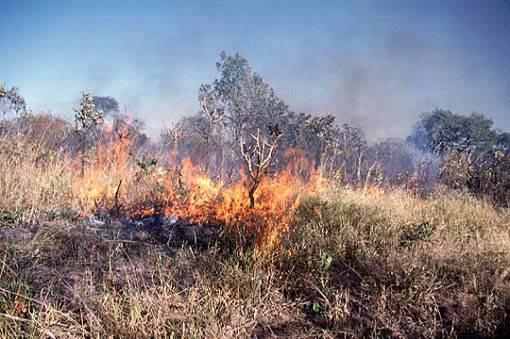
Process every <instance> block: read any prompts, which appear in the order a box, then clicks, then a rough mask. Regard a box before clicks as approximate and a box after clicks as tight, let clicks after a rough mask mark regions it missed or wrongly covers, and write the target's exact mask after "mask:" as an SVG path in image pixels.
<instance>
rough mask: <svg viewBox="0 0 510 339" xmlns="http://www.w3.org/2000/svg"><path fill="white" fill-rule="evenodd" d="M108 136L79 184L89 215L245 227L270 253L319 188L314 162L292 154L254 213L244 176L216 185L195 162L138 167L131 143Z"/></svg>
mask: <svg viewBox="0 0 510 339" xmlns="http://www.w3.org/2000/svg"><path fill="white" fill-rule="evenodd" d="M106 133H107V135H106V137H104V138H103V141H102V143H101V144H100V145H99V146H98V147H97V154H96V158H95V159H96V160H95V161H94V162H93V164H91V166H89V167H88V168H87V170H86V171H85V175H84V176H83V177H80V176H77V177H76V180H75V187H76V190H77V192H78V194H77V195H78V200H79V203H80V206H81V208H82V209H83V211H84V212H85V214H87V213H92V212H95V211H96V210H97V209H98V208H105V209H112V208H113V207H114V206H117V207H121V208H122V211H123V213H125V214H126V215H128V216H133V217H145V216H151V215H161V216H168V217H171V216H175V217H178V218H180V219H186V220H189V221H191V222H195V223H198V222H202V223H207V222H208V223H220V224H223V225H225V227H234V228H239V227H245V228H248V229H249V230H251V231H252V232H253V233H254V234H255V235H256V241H257V248H258V249H259V250H260V251H266V250H269V249H271V248H274V247H275V246H276V245H277V244H278V242H279V240H280V239H281V235H282V234H284V233H285V232H286V231H287V230H288V229H289V227H290V224H291V218H292V211H293V210H294V208H295V207H296V205H297V204H298V202H299V199H300V198H301V196H302V195H303V194H306V193H310V192H312V191H315V190H316V189H317V187H318V180H317V179H318V177H317V175H316V173H315V171H314V170H313V166H312V164H311V162H310V161H307V159H305V158H304V157H303V155H302V154H301V153H300V151H299V150H290V151H289V152H288V153H287V154H286V156H287V157H288V158H289V159H291V160H292V161H290V162H289V163H290V164H291V165H290V166H289V167H287V168H286V169H285V170H283V171H281V172H279V173H277V174H275V175H271V176H267V177H265V178H264V179H263V180H262V182H261V184H260V185H259V187H258V189H257V191H256V193H255V199H256V204H255V207H254V208H250V207H249V200H248V189H247V185H248V183H249V178H248V177H247V176H246V175H244V172H243V171H241V175H240V178H241V179H240V180H239V181H237V182H234V183H232V184H225V183H224V182H222V181H213V180H212V179H211V178H210V177H209V176H207V174H206V173H204V172H203V171H202V170H201V169H200V166H198V165H195V164H193V163H192V161H191V160H190V159H185V160H183V161H182V162H181V164H180V169H179V170H173V169H166V168H162V167H158V166H156V165H154V164H150V165H149V166H147V167H143V166H137V164H136V162H135V161H134V159H132V158H133V157H132V156H130V149H131V147H132V143H131V142H130V141H129V140H127V139H124V140H118V139H117V140H115V138H114V136H113V134H112V132H111V131H107V132H106Z"/></svg>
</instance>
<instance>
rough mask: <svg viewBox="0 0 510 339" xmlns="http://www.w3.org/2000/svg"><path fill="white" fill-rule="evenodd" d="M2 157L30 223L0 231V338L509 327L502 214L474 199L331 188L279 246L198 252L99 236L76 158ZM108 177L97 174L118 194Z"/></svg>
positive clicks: (21, 217) (3, 194)
mask: <svg viewBox="0 0 510 339" xmlns="http://www.w3.org/2000/svg"><path fill="white" fill-rule="evenodd" d="M0 161H1V164H2V167H1V169H0V171H1V172H0V210H1V211H2V213H3V214H2V227H4V224H5V225H7V227H9V228H12V229H16V228H20V227H22V225H24V224H30V225H32V231H33V232H34V234H33V236H32V237H31V238H30V239H26V238H24V239H5V238H4V239H0V337H46V338H56V337H131V338H135V337H136V338H151V337H293V338H295V337H342V336H347V337H426V338H433V337H434V338H436V337H455V336H460V337H462V336H475V337H495V336H502V337H503V336H505V335H507V334H508V331H509V330H510V329H509V326H508V324H509V320H508V314H509V310H510V276H509V272H510V270H509V263H510V262H509V259H510V258H509V254H510V240H509V233H508V232H509V228H510V212H509V211H508V210H505V209H496V208H494V207H492V206H491V205H490V204H488V203H487V202H484V201H481V200H478V199H475V198H473V197H471V196H469V195H463V194H460V193H451V192H449V193H447V192H437V193H436V194H435V195H432V196H431V197H429V198H427V199H421V198H418V197H415V196H413V195H412V194H410V193H408V192H405V191H400V190H392V191H384V190H380V189H377V188H368V189H367V190H366V191H360V190H354V189H348V188H339V187H334V186H332V185H327V186H325V187H324V188H323V189H322V190H321V191H320V192H318V193H316V194H314V195H312V196H308V197H306V198H304V199H302V200H301V202H300V204H299V206H297V208H296V209H295V210H289V215H290V217H291V218H290V219H292V222H291V227H290V228H289V230H288V232H287V233H285V234H284V235H282V236H281V239H283V241H282V243H281V246H280V247H278V248H277V249H276V250H275V251H274V252H271V253H269V254H267V255H264V256H260V255H259V254H258V252H257V251H255V250H254V248H252V247H239V244H238V243H235V242H231V241H229V239H228V238H227V237H228V236H229V234H227V233H225V234H223V235H222V236H220V237H219V238H218V239H216V243H213V244H211V245H210V246H209V247H208V248H206V249H200V248H197V247H193V246H191V245H185V244H183V245H182V247H175V246H174V247H171V246H167V245H166V244H162V243H159V242H157V241H153V239H148V240H147V241H126V240H122V239H118V238H115V237H113V238H105V237H103V236H102V235H101V234H100V233H97V230H96V229H94V228H93V227H89V226H88V225H87V223H85V222H84V221H83V220H81V219H80V218H78V217H77V216H78V215H79V214H80V213H82V212H84V210H86V213H90V211H89V210H88V208H90V202H87V201H85V200H83V199H81V198H80V197H82V195H81V193H79V192H80V190H79V189H77V187H76V182H77V181H76V178H73V176H72V175H71V173H72V171H69V170H68V169H69V168H70V166H71V163H70V162H69V161H67V160H65V159H63V158H62V157H58V156H57V154H55V153H52V152H50V151H47V150H45V149H43V148H42V147H40V146H38V145H36V144H33V143H29V142H27V141H26V140H24V139H21V138H16V139H9V140H6V139H4V140H2V143H1V144H0ZM108 174H113V175H110V176H109V175H108ZM116 175H117V174H115V173H112V172H110V173H107V172H104V173H98V176H96V177H95V178H96V179H97V180H98V181H99V182H100V183H101V182H103V181H101V180H103V179H102V178H103V177H104V180H105V181H104V182H107V180H110V182H109V185H103V186H101V185H102V184H101V185H100V187H103V188H105V189H108V191H109V192H111V188H115V186H116V185H117V180H120V177H116ZM112 178H113V179H112ZM148 182H150V181H148ZM94 185H95V184H94ZM92 186H93V185H90V186H89V185H88V184H84V185H83V186H82V187H81V188H82V189H87V188H88V187H92ZM106 186H108V187H106ZM110 186H111V187H110ZM149 192H150V190H149ZM109 194H111V193H109ZM109 199H110V200H111V197H109ZM86 213H85V214H86ZM236 244H237V245H236Z"/></svg>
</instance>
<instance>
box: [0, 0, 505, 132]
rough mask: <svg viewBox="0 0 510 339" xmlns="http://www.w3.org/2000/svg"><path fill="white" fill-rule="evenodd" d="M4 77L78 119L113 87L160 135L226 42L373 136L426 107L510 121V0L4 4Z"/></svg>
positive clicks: (282, 90)
mask: <svg viewBox="0 0 510 339" xmlns="http://www.w3.org/2000/svg"><path fill="white" fill-rule="evenodd" d="M0 32H1V33H0V82H2V83H4V84H5V85H7V86H17V87H19V88H20V90H21V94H22V95H23V96H24V97H25V98H26V100H27V103H28V105H29V107H30V108H32V110H33V111H34V112H39V111H44V112H53V113H55V114H58V115H61V116H65V117H68V118H71V117H72V109H73V107H76V106H77V104H78V102H79V99H80V93H81V92H82V91H84V90H88V91H90V92H92V94H93V95H101V96H113V97H115V98H116V99H117V100H118V101H119V102H120V104H121V107H122V110H123V111H124V112H129V113H132V114H134V115H135V116H137V117H139V118H141V119H143V120H145V121H146V128H147V131H148V133H149V135H157V134H158V133H159V132H158V131H159V130H161V129H162V128H164V126H165V125H169V124H170V123H171V122H172V121H176V120H178V119H179V118H181V117H183V116H186V115H191V114H193V113H195V112H197V111H198V101H197V92H198V88H199V86H200V84H202V83H208V82H211V81H212V80H214V78H215V77H217V76H218V73H217V71H216V68H215V63H216V62H217V61H218V60H219V54H220V52H221V51H226V52H227V53H235V52H239V53H240V54H241V55H243V56H244V57H246V58H247V59H248V60H249V62H250V65H251V66H252V68H253V69H254V70H255V71H256V72H257V73H259V74H260V75H262V77H263V78H264V80H265V81H266V82H268V83H269V84H270V85H271V86H272V87H273V88H274V89H275V90H276V93H277V95H279V96H280V97H281V98H282V99H283V100H284V101H285V102H286V103H287V104H289V106H290V109H292V110H293V111H296V112H307V113H314V114H324V113H333V114H335V116H336V117H337V122H338V123H339V124H342V123H345V122H346V123H350V124H353V125H356V126H361V127H363V128H365V130H366V131H367V135H368V137H369V138H370V139H382V138H386V137H404V136H405V135H406V134H407V133H408V132H409V131H410V129H411V128H412V126H413V124H414V123H415V122H416V121H417V120H418V119H419V116H420V113H422V112H429V111H431V110H433V109H435V108H444V109H449V110H451V111H454V112H458V113H463V114H469V113H471V112H478V113H482V114H485V115H486V116H488V117H490V118H492V119H493V120H494V123H495V126H496V127H497V128H500V129H502V130H506V131H509V130H510V0H479V1H472V0H458V1H453V0H452V1H448V0H443V1H436V0H431V1H392V0H384V1H377V0H373V1H368V0H324V1H320V0H308V1H304V0H303V1H300V0H292V1H280V0H271V1H265V0H257V1H241V0H208V1H194V0H187V1H130V0H122V1H94V0H87V1H83V0H81V1H75V0H66V1H64V0H60V1H56V0H55V1H52V0H46V1H36V0H34V1H25V0H0Z"/></svg>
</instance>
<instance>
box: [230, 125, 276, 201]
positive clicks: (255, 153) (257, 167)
mask: <svg viewBox="0 0 510 339" xmlns="http://www.w3.org/2000/svg"><path fill="white" fill-rule="evenodd" d="M269 130H270V134H271V136H272V138H273V139H272V141H271V143H269V142H268V140H267V139H265V138H262V137H261V136H260V130H259V129H257V134H256V135H253V134H252V135H251V137H252V138H253V139H254V140H255V144H254V145H253V146H252V147H248V146H247V145H246V144H245V143H244V142H243V139H242V138H240V139H239V140H240V146H241V154H242V155H243V157H244V160H245V161H246V163H247V165H248V174H249V176H250V178H251V181H252V182H251V185H250V188H249V191H248V196H249V198H250V208H253V207H255V192H256V191H257V188H258V187H259V185H260V183H261V181H262V178H263V177H264V176H265V175H266V173H267V169H268V167H269V165H270V164H271V161H272V160H273V156H274V150H275V148H276V147H277V145H278V141H279V140H280V138H281V137H282V136H283V134H282V133H281V131H280V129H279V128H278V126H277V125H276V126H274V127H273V126H270V127H269Z"/></svg>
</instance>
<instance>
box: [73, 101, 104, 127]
mask: <svg viewBox="0 0 510 339" xmlns="http://www.w3.org/2000/svg"><path fill="white" fill-rule="evenodd" d="M102 119H103V112H102V111H101V110H97V109H96V105H95V104H94V100H93V98H92V95H91V94H90V93H89V92H83V93H82V98H81V101H80V107H79V108H75V109H74V126H75V130H76V131H86V130H89V129H90V128H91V127H94V126H96V125H98V124H99V123H101V122H102Z"/></svg>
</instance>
